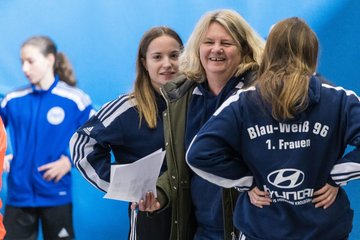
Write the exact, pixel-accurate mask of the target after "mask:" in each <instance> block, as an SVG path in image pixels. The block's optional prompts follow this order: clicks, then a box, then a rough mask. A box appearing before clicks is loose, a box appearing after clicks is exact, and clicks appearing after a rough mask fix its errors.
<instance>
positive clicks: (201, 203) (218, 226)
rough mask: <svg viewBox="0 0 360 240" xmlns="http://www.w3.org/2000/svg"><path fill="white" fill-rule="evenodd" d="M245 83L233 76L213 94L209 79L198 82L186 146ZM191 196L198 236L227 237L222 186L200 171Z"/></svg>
mask: <svg viewBox="0 0 360 240" xmlns="http://www.w3.org/2000/svg"><path fill="white" fill-rule="evenodd" d="M243 85H244V78H243V76H242V75H241V76H239V77H232V78H231V79H230V80H229V81H228V82H227V83H226V85H225V86H224V88H223V89H222V90H221V92H220V93H219V95H216V96H215V95H213V94H212V93H211V91H210V90H209V87H208V84H207V82H203V83H200V84H198V86H197V87H196V88H195V89H194V91H193V93H192V98H191V101H190V104H189V109H188V113H187V119H186V131H185V132H186V134H185V149H187V148H188V147H189V144H190V142H191V140H192V139H193V138H194V136H195V134H196V133H197V132H198V131H199V130H200V128H201V127H202V126H203V125H204V124H205V122H206V121H207V120H208V119H209V118H210V117H211V116H212V114H213V113H214V112H215V111H216V109H217V108H219V107H220V106H221V104H222V103H223V102H224V101H225V100H226V99H227V98H228V97H229V96H231V95H232V94H233V93H234V92H236V91H237V90H238V89H240V88H241V87H242V86H243ZM191 196H192V202H193V204H194V208H195V216H196V220H197V223H198V224H197V225H198V226H197V230H196V233H195V237H194V239H195V240H197V239H209V240H210V239H214V240H215V239H222V238H223V237H224V224H223V208H222V188H221V187H219V186H217V185H215V184H213V183H210V182H208V181H206V180H204V179H203V178H201V177H199V176H198V175H196V174H193V176H192V177H191Z"/></svg>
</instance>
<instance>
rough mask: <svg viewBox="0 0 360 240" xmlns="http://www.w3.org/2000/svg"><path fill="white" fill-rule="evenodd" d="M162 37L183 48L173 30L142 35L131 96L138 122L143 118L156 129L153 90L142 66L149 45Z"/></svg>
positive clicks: (153, 29) (163, 28)
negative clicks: (175, 42)
mask: <svg viewBox="0 0 360 240" xmlns="http://www.w3.org/2000/svg"><path fill="white" fill-rule="evenodd" d="M163 35H167V36H170V37H172V38H174V39H175V40H176V41H177V42H178V43H179V44H180V47H181V48H182V47H183V42H182V40H181V38H180V36H179V35H178V34H177V33H176V32H175V31H174V30H172V29H171V28H169V27H165V26H159V27H153V28H151V29H150V30H148V31H147V32H145V33H144V35H143V37H142V39H141V41H140V44H139V49H138V54H137V58H136V78H135V85H134V91H133V93H132V94H131V95H132V96H133V97H134V98H135V100H136V103H137V109H138V111H139V116H140V122H141V120H142V118H145V121H146V123H147V125H148V126H149V127H150V128H155V127H156V124H157V112H158V109H157V105H156V96H155V89H154V88H153V86H152V85H151V79H150V76H149V73H148V71H147V70H146V68H145V66H144V64H143V59H145V58H146V52H147V50H148V47H149V45H150V43H151V42H152V41H153V40H154V39H155V38H158V37H161V36H163Z"/></svg>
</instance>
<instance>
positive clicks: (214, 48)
mask: <svg viewBox="0 0 360 240" xmlns="http://www.w3.org/2000/svg"><path fill="white" fill-rule="evenodd" d="M200 61H201V64H202V66H203V68H204V69H205V72H206V76H207V77H208V78H209V77H210V76H219V75H220V76H226V77H228V78H230V77H232V75H233V74H234V72H235V69H236V68H237V66H238V65H239V64H240V63H241V54H240V50H239V48H238V46H237V45H236V42H235V40H234V39H233V38H232V37H231V35H230V34H229V33H228V32H227V31H226V30H225V28H223V27H222V26H221V25H220V24H219V23H216V22H214V23H211V24H210V26H209V29H208V30H207V31H206V33H205V35H204V38H203V40H202V42H201V43H200Z"/></svg>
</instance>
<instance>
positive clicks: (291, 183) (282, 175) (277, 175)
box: [267, 168, 305, 189]
mask: <svg viewBox="0 0 360 240" xmlns="http://www.w3.org/2000/svg"><path fill="white" fill-rule="evenodd" d="M304 179H305V174H304V173H303V172H302V171H300V170H298V169H294V168H285V169H279V170H276V171H273V172H271V173H270V174H269V175H268V177H267V180H268V181H269V183H271V184H272V185H274V186H275V187H278V188H285V189H289V188H295V187H297V186H299V185H300V184H301V183H302V182H303V181H304Z"/></svg>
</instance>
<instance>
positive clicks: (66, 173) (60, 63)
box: [0, 36, 92, 240]
mask: <svg viewBox="0 0 360 240" xmlns="http://www.w3.org/2000/svg"><path fill="white" fill-rule="evenodd" d="M21 63H22V70H23V72H24V74H25V76H26V78H27V79H28V80H29V82H30V84H29V85H28V86H25V87H23V88H20V89H18V90H15V91H13V92H10V93H9V94H7V95H6V96H5V97H4V99H3V100H2V102H1V108H0V114H1V117H2V119H3V121H4V124H5V126H7V127H8V128H9V132H10V140H11V146H12V150H13V160H12V161H11V164H10V165H9V164H5V166H7V167H8V166H10V172H9V175H8V181H7V183H8V194H7V201H6V209H5V215H4V224H5V228H6V230H7V234H6V239H37V235H38V226H39V222H40V220H41V225H42V230H43V236H44V239H52V240H53V239H73V238H74V230H73V224H72V193H71V175H70V170H71V166H72V164H71V160H70V153H69V149H68V144H69V140H70V137H71V135H72V134H73V133H74V131H75V130H76V129H77V128H78V127H79V126H81V124H83V123H84V122H85V121H86V120H88V119H89V116H90V113H91V111H92V107H91V102H90V99H89V97H88V96H87V95H86V94H84V93H83V92H82V91H81V90H79V89H77V88H75V87H74V86H75V85H76V80H75V78H74V74H73V71H72V68H71V65H70V63H69V62H68V60H67V59H66V57H65V55H64V54H62V53H59V52H57V48H56V45H55V43H54V42H53V41H52V40H51V39H50V38H48V37H46V36H34V37H31V38H30V39H28V40H27V41H25V42H24V43H23V45H22V47H21ZM7 170H9V169H7Z"/></svg>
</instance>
